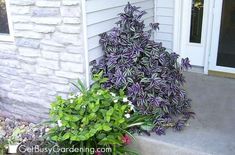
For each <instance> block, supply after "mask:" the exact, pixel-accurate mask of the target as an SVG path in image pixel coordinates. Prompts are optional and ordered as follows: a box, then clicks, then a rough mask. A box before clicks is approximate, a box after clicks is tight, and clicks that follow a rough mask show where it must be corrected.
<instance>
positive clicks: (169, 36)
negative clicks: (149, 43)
mask: <svg viewBox="0 0 235 155" xmlns="http://www.w3.org/2000/svg"><path fill="white" fill-rule="evenodd" d="M156 21H157V22H158V23H159V24H160V26H159V27H160V30H159V31H158V32H157V35H156V41H158V42H162V43H163V46H164V47H166V48H167V49H168V50H170V51H171V50H172V49H173V30H174V29H173V25H174V0H156Z"/></svg>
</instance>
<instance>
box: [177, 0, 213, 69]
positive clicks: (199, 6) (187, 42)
mask: <svg viewBox="0 0 235 155" xmlns="http://www.w3.org/2000/svg"><path fill="white" fill-rule="evenodd" d="M208 3H209V0H183V9H182V12H181V15H182V28H181V33H182V34H181V55H182V57H188V58H189V59H190V62H191V64H192V65H193V66H202V67H203V66H204V59H205V47H206V29H207V16H208Z"/></svg>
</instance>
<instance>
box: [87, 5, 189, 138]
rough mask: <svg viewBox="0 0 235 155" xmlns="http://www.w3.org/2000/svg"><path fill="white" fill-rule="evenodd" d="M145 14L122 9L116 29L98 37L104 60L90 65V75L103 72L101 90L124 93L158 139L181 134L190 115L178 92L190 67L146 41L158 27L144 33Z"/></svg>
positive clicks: (133, 8)
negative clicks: (168, 131)
mask: <svg viewBox="0 0 235 155" xmlns="http://www.w3.org/2000/svg"><path fill="white" fill-rule="evenodd" d="M145 14H146V12H145V11H141V10H140V8H139V7H136V6H132V5H131V4H130V3H128V4H127V5H126V7H125V9H124V13H120V14H119V16H120V20H119V21H118V22H117V23H116V24H117V27H114V28H113V29H112V30H110V31H108V32H106V33H103V34H101V35H100V37H101V39H100V44H101V45H102V47H103V51H104V57H103V58H102V59H101V60H100V61H99V63H95V64H94V66H93V69H92V73H93V74H96V73H98V72H100V71H103V72H104V75H103V76H104V77H107V78H108V82H106V83H105V84H104V87H105V88H107V89H112V90H116V91H119V89H124V90H125V92H126V94H127V95H128V99H129V100H130V101H131V102H132V104H133V105H134V106H135V109H136V111H137V112H139V113H140V114H142V115H153V123H154V128H153V129H152V130H153V131H155V132H156V133H157V134H158V135H162V134H165V129H166V128H168V127H174V128H175V129H176V130H181V129H182V128H183V127H184V126H185V124H186V122H187V120H188V119H189V118H190V117H191V116H192V115H193V114H194V113H193V112H190V99H189V98H188V97H187V95H186V92H185V90H184V89H183V88H182V86H183V84H184V83H185V78H184V76H183V71H184V70H187V69H189V68H190V67H191V65H190V63H189V59H188V58H185V59H182V61H181V64H179V63H178V58H179V55H178V54H176V53H169V52H167V51H166V48H164V47H163V46H162V43H158V42H155V41H153V40H151V39H150V38H151V35H152V33H153V31H154V30H158V29H159V24H158V23H152V24H150V27H151V30H148V31H145V30H144V29H145V24H144V21H143V20H142V19H141V18H142V17H143V15H145Z"/></svg>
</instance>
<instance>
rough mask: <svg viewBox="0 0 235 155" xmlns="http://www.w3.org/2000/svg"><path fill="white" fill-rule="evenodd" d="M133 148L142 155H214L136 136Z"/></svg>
mask: <svg viewBox="0 0 235 155" xmlns="http://www.w3.org/2000/svg"><path fill="white" fill-rule="evenodd" d="M132 148H133V149H134V150H136V151H137V150H138V151H137V152H139V154H140V155H212V154H209V153H204V152H200V151H197V150H193V149H189V148H184V147H180V146H177V145H174V144H170V143H166V142H163V141H161V140H156V139H152V138H150V137H146V136H136V142H134V143H133V146H132Z"/></svg>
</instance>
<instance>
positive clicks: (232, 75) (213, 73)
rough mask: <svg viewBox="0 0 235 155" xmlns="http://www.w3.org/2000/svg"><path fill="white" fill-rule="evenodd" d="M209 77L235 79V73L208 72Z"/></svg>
mask: <svg viewBox="0 0 235 155" xmlns="http://www.w3.org/2000/svg"><path fill="white" fill-rule="evenodd" d="M208 75H212V76H218V77H225V78H232V79H235V74H234V73H228V72H220V71H213V70H208Z"/></svg>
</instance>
